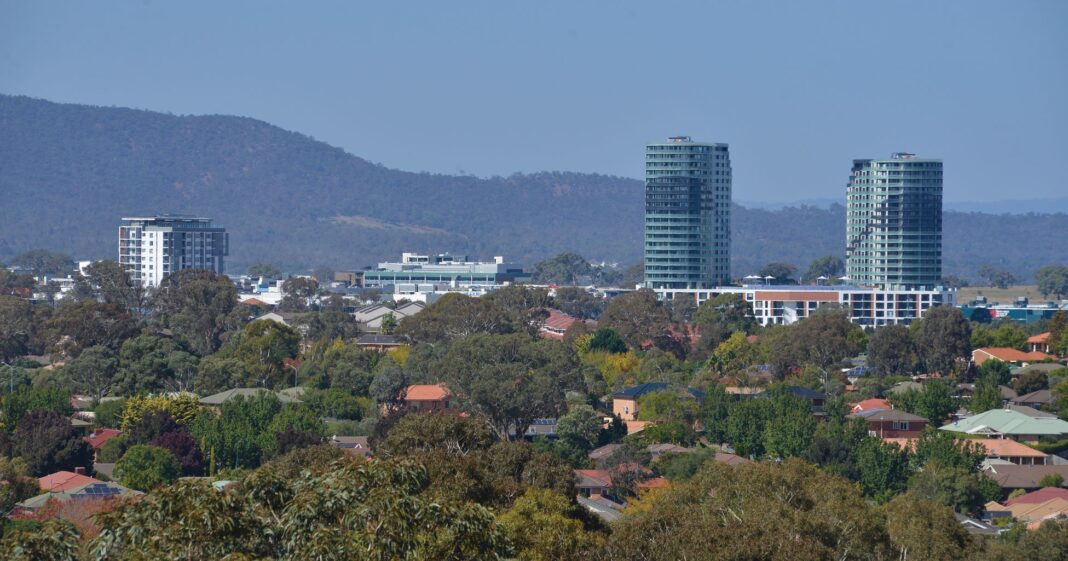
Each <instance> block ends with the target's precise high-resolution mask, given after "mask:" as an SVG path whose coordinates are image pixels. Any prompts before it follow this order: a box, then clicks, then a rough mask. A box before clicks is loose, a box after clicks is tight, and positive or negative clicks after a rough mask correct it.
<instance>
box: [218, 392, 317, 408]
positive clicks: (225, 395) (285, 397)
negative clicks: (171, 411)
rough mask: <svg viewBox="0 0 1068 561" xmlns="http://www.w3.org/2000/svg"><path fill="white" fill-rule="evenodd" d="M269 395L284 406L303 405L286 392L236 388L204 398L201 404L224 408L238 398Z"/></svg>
mask: <svg viewBox="0 0 1068 561" xmlns="http://www.w3.org/2000/svg"><path fill="white" fill-rule="evenodd" d="M267 393H273V394H275V395H276V396H278V401H280V402H282V404H283V405H284V404H289V403H301V401H300V399H298V398H296V397H293V396H291V395H289V394H287V393H284V391H283V392H272V391H271V390H269V389H267V388H234V389H232V390H225V391H221V392H219V393H216V394H212V395H209V396H207V397H202V398H200V404H201V405H203V406H205V407H222V404H224V403H226V402H227V401H230V400H232V399H236V398H238V397H243V398H245V399H249V398H252V397H256V396H259V395H262V394H267Z"/></svg>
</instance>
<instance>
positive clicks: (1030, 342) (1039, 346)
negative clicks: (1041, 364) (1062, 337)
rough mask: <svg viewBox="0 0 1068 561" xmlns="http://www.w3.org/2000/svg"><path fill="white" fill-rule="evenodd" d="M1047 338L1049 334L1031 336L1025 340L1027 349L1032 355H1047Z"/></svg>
mask: <svg viewBox="0 0 1068 561" xmlns="http://www.w3.org/2000/svg"><path fill="white" fill-rule="evenodd" d="M1049 336H1050V332H1049V331H1047V332H1045V333H1039V334H1038V335H1032V336H1030V337H1028V338H1027V348H1028V349H1030V350H1031V352H1033V353H1048V352H1049Z"/></svg>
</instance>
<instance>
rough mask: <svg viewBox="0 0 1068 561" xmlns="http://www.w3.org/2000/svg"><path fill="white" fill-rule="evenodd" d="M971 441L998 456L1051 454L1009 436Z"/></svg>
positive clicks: (1034, 456) (1039, 456) (1032, 456)
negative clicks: (1008, 437)
mask: <svg viewBox="0 0 1068 561" xmlns="http://www.w3.org/2000/svg"><path fill="white" fill-rule="evenodd" d="M969 442H975V443H978V444H980V445H981V446H983V447H984V448H986V453H987V455H988V456H997V457H999V458H1020V457H1026V458H1045V457H1046V456H1048V455H1049V454H1046V453H1045V452H1039V451H1038V450H1035V449H1034V448H1031V447H1030V446H1028V445H1026V444H1022V443H1020V442H1016V441H1015V440H1009V439H1007V438H979V439H975V440H971V441H969Z"/></svg>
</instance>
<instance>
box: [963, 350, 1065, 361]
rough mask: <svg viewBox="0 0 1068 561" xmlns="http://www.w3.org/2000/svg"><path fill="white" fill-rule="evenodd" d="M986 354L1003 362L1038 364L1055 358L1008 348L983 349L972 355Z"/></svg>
mask: <svg viewBox="0 0 1068 561" xmlns="http://www.w3.org/2000/svg"><path fill="white" fill-rule="evenodd" d="M975 353H984V354H986V355H987V356H989V357H991V358H996V359H998V360H1000V361H1002V362H1038V361H1042V360H1052V359H1053V358H1054V357H1052V356H1050V355H1048V354H1046V353H1039V352H1033V353H1032V352H1024V351H1018V350H1016V349H1010V348H1008V347H983V348H981V349H975V350H974V351H972V354H973V355H974V354H975Z"/></svg>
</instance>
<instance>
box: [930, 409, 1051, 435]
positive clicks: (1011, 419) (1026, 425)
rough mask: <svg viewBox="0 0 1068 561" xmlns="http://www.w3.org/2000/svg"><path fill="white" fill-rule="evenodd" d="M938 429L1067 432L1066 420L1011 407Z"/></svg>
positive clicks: (983, 431) (1010, 433) (1039, 432)
mask: <svg viewBox="0 0 1068 561" xmlns="http://www.w3.org/2000/svg"><path fill="white" fill-rule="evenodd" d="M940 430H948V431H953V432H963V433H968V434H995V433H996V434H1006V435H1025V434H1027V435H1061V434H1068V422H1064V421H1062V420H1060V419H1057V418H1035V417H1029V416H1027V415H1024V414H1023V413H1020V412H1019V411H1013V410H1011V409H991V410H990V411H987V412H985V413H980V414H978V415H974V416H972V417H968V418H966V419H961V420H959V421H957V422H955V423H949V424H948V425H945V426H943V427H941V429H940Z"/></svg>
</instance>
